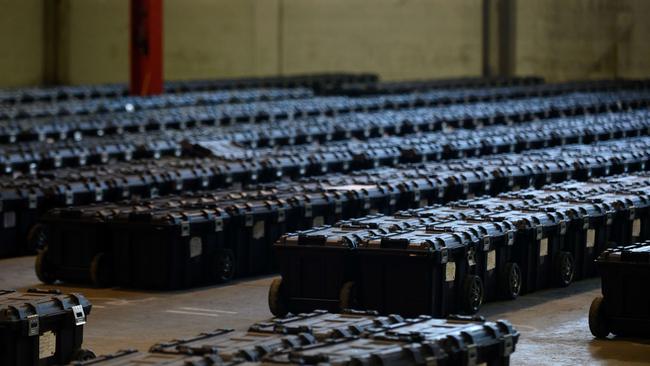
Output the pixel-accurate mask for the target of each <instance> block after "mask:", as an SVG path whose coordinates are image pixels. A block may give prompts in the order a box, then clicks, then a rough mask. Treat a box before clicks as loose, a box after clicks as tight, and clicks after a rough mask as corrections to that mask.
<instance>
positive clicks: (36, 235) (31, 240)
mask: <svg viewBox="0 0 650 366" xmlns="http://www.w3.org/2000/svg"><path fill="white" fill-rule="evenodd" d="M46 240H47V236H46V234H45V227H44V226H43V225H41V224H36V225H34V226H32V227H31V228H30V229H29V232H28V233H27V248H26V250H27V252H28V253H34V252H36V251H37V250H39V249H43V248H45V246H46Z"/></svg>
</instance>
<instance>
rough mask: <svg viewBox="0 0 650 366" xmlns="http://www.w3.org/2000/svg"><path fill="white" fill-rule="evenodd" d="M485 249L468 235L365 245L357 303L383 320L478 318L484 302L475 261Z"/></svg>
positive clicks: (420, 233) (409, 234) (399, 237)
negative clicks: (421, 316) (470, 315)
mask: <svg viewBox="0 0 650 366" xmlns="http://www.w3.org/2000/svg"><path fill="white" fill-rule="evenodd" d="M481 244H482V241H481V238H479V237H477V236H475V235H473V234H472V233H469V232H442V233H441V232H439V231H431V230H428V229H424V228H423V229H415V230H410V231H405V232H396V233H390V234H383V235H377V236H375V237H370V238H367V239H364V240H362V242H361V243H360V245H359V247H358V248H357V250H356V251H357V257H358V259H357V262H356V263H357V266H358V276H359V277H358V280H356V281H355V283H354V287H355V290H356V291H355V292H356V301H355V302H356V303H358V306H359V308H361V309H369V310H377V311H379V313H381V314H392V313H396V314H402V315H404V316H411V315H415V314H431V315H436V316H444V315H447V314H449V313H454V312H465V313H475V312H476V311H478V309H479V308H480V306H481V304H482V302H483V296H484V290H483V283H482V280H481V278H480V277H479V276H478V272H477V268H476V259H475V256H476V252H477V250H478V248H479V246H480V245H481Z"/></svg>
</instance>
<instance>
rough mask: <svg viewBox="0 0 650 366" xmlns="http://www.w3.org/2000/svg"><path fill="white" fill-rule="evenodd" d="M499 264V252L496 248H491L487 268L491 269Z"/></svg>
mask: <svg viewBox="0 0 650 366" xmlns="http://www.w3.org/2000/svg"><path fill="white" fill-rule="evenodd" d="M496 266H497V253H496V251H494V250H490V251H489V252H488V254H487V270H488V271H491V270H493V269H495V268H496Z"/></svg>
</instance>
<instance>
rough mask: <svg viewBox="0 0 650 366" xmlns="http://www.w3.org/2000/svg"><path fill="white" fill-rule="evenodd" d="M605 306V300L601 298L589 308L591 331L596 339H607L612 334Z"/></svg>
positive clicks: (595, 300) (596, 299)
mask: <svg viewBox="0 0 650 366" xmlns="http://www.w3.org/2000/svg"><path fill="white" fill-rule="evenodd" d="M605 306H606V305H605V299H603V298H602V297H600V296H599V297H597V298H595V299H594V301H592V302H591V307H589V330H590V331H591V334H593V335H594V337H596V338H607V336H608V335H609V333H610V331H609V322H608V321H607V314H606V313H605Z"/></svg>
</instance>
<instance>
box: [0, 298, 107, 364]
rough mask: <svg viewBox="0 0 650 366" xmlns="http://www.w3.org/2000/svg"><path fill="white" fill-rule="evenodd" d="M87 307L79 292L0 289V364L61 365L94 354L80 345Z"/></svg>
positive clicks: (87, 312) (89, 306) (88, 311)
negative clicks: (67, 293)
mask: <svg viewBox="0 0 650 366" xmlns="http://www.w3.org/2000/svg"><path fill="white" fill-rule="evenodd" d="M90 309H91V304H90V302H88V300H86V298H85V297H83V296H82V295H79V294H69V295H63V294H61V293H60V292H59V291H56V290H47V291H46V290H37V289H30V290H28V291H27V292H15V291H0V364H2V365H7V366H14V365H15V366H23V365H38V366H45V365H62V364H67V363H68V362H70V361H72V360H75V359H76V360H85V359H89V358H93V357H94V356H95V355H94V354H93V353H92V351H89V350H86V349H83V348H81V347H82V343H83V326H84V324H86V317H87V316H88V314H89V313H90Z"/></svg>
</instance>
